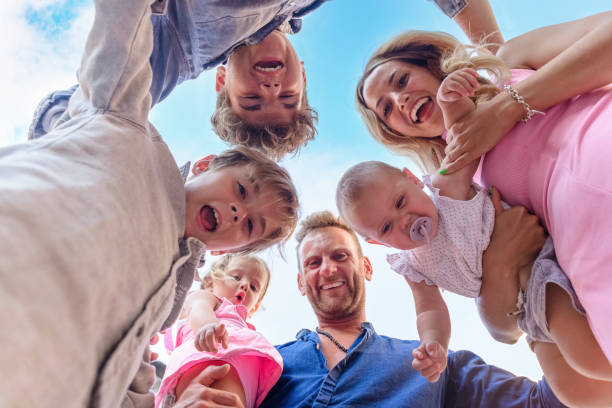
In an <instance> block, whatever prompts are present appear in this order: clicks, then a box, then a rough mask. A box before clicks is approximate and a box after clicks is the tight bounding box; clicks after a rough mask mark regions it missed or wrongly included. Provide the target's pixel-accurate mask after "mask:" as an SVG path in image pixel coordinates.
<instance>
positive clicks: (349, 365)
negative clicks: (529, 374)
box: [260, 323, 563, 408]
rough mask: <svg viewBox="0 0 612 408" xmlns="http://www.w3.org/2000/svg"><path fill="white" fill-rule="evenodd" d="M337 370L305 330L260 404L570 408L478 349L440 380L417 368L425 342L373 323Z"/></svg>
mask: <svg viewBox="0 0 612 408" xmlns="http://www.w3.org/2000/svg"><path fill="white" fill-rule="evenodd" d="M361 327H362V328H363V329H364V332H363V334H362V335H361V336H359V337H358V338H357V340H355V342H354V343H353V345H352V346H351V347H350V349H349V351H348V353H347V355H346V357H345V358H344V359H343V360H341V361H340V362H339V363H338V364H337V365H336V366H335V367H334V368H333V369H332V370H331V371H330V370H328V369H327V366H326V362H325V357H324V356H323V354H322V353H321V350H320V348H321V347H320V342H319V337H318V335H317V334H316V333H314V332H312V331H310V330H306V329H303V330H301V331H300V332H299V333H298V334H297V336H296V338H297V340H296V341H292V342H289V343H286V344H283V345H281V346H277V349H278V351H279V352H280V353H281V355H282V356H283V362H284V367H283V374H282V375H281V378H280V380H279V381H278V382H277V383H276V385H275V386H274V388H272V390H271V391H270V393H269V394H268V396H267V398H266V399H265V401H264V402H263V404H262V405H261V407H260V408H272V407H273V408H279V407H292V408H298V407H304V408H306V407H313V408H322V407H347V408H348V407H374V406H376V407H455V408H461V407H466V408H467V407H470V408H472V407H496V408H511V407H512V408H515V407H516V408H518V407H533V408H535V407H547V408H552V407H563V405H562V404H561V403H560V402H559V401H558V400H557V398H556V397H555V396H554V394H553V393H552V390H551V389H550V387H549V385H548V384H547V383H546V381H545V380H541V381H539V382H537V383H534V382H532V381H530V380H528V379H527V378H525V377H516V376H514V375H512V374H511V373H509V372H508V371H505V370H502V369H500V368H498V367H495V366H491V365H488V364H486V363H485V362H484V361H482V359H481V358H480V357H478V356H477V355H475V354H474V353H472V352H469V351H465V350H461V351H456V352H450V353H449V356H448V366H447V368H446V371H445V372H444V373H442V376H441V377H440V380H439V381H438V382H436V383H429V382H427V380H426V379H425V378H424V377H423V376H421V374H420V373H419V372H418V371H415V370H414V369H413V368H412V365H411V362H412V350H413V349H414V348H416V347H418V345H419V342H418V341H411V340H399V339H394V338H391V337H386V336H380V335H378V334H377V333H376V332H375V331H374V328H373V327H372V325H371V324H370V323H362V325H361Z"/></svg>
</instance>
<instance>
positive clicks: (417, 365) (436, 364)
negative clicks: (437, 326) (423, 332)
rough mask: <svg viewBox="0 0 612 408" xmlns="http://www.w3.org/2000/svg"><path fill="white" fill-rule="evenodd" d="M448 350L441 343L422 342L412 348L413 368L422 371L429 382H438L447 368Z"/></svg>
mask: <svg viewBox="0 0 612 408" xmlns="http://www.w3.org/2000/svg"><path fill="white" fill-rule="evenodd" d="M447 354H448V350H446V349H445V348H444V347H443V346H442V345H441V344H440V343H438V342H431V343H421V345H420V346H419V347H417V348H415V349H414V350H412V357H414V360H412V368H414V369H415V370H417V371H420V372H421V375H422V376H423V377H425V378H426V379H427V381H429V382H436V381H438V379H439V378H440V374H442V372H443V371H444V369H445V368H446V361H447Z"/></svg>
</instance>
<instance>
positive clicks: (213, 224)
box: [200, 205, 219, 232]
mask: <svg viewBox="0 0 612 408" xmlns="http://www.w3.org/2000/svg"><path fill="white" fill-rule="evenodd" d="M200 220H201V222H202V227H204V229H205V230H206V231H209V232H213V231H214V230H216V229H217V226H218V225H219V214H218V213H217V210H215V209H214V208H212V207H211V206H209V205H205V206H204V207H202V209H201V210H200Z"/></svg>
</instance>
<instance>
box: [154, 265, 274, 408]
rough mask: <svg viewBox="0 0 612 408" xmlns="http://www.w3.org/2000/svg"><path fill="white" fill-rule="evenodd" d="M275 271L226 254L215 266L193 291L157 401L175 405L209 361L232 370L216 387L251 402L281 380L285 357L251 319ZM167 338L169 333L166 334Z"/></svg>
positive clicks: (246, 403) (248, 407) (254, 403)
mask: <svg viewBox="0 0 612 408" xmlns="http://www.w3.org/2000/svg"><path fill="white" fill-rule="evenodd" d="M269 281H270V271H269V270H268V267H267V266H266V264H265V262H264V261H263V260H261V259H260V258H258V257H255V256H251V255H245V256H238V255H225V256H223V257H222V258H220V259H219V260H218V261H216V262H215V263H214V264H213V265H212V266H211V268H210V271H209V272H208V274H207V275H206V276H205V277H204V279H203V282H202V290H197V291H194V292H191V293H190V294H189V295H188V296H187V300H186V301H185V305H184V306H183V310H182V311H181V316H180V317H179V322H178V324H177V330H176V339H175V340H174V339H172V340H174V341H171V343H174V344H172V345H169V344H168V341H166V346H167V348H168V346H170V348H172V350H171V354H170V360H169V362H168V365H167V368H166V372H165V374H164V378H163V380H162V383H161V385H160V388H159V392H158V393H157V395H156V397H155V405H156V407H171V406H172V405H173V404H174V403H175V402H176V400H177V399H178V398H179V397H180V395H181V394H182V392H183V391H184V390H185V388H186V387H187V386H188V385H189V384H190V383H191V382H192V381H194V380H195V379H196V378H197V376H198V374H199V373H200V372H202V370H204V369H205V368H206V367H208V366H209V365H222V364H226V363H227V364H229V365H230V366H231V370H230V372H229V374H228V375H227V376H226V377H225V378H223V379H222V380H220V381H218V382H216V383H214V384H213V385H212V387H213V388H219V389H223V390H225V391H231V392H234V393H236V394H237V395H238V396H239V397H240V398H241V400H242V403H243V404H244V406H245V407H246V408H252V407H256V406H258V405H259V404H261V402H262V401H263V399H264V398H265V396H266V395H267V393H268V391H270V389H271V388H272V386H273V385H274V384H275V383H276V381H277V380H278V378H279V377H280V375H281V372H282V370H283V362H282V358H281V356H280V354H279V353H278V351H276V349H275V348H274V347H273V346H272V345H271V344H270V343H269V342H268V341H267V340H266V339H265V338H264V337H263V336H262V335H261V334H260V333H258V332H257V331H255V327H253V325H251V324H249V323H247V321H246V319H247V317H249V316H251V315H252V314H253V313H255V311H256V310H257V308H258V307H259V305H260V303H261V300H262V298H263V296H264V295H265V292H266V290H267V288H268V283H269ZM166 340H167V339H166Z"/></svg>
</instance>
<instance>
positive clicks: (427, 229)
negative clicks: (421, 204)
mask: <svg viewBox="0 0 612 408" xmlns="http://www.w3.org/2000/svg"><path fill="white" fill-rule="evenodd" d="M432 228H433V222H432V221H431V218H429V217H419V218H417V219H416V220H415V221H414V222H413V223H412V225H411V226H410V239H411V240H412V241H413V242H422V241H425V240H428V239H429V236H430V235H431V230H432Z"/></svg>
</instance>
